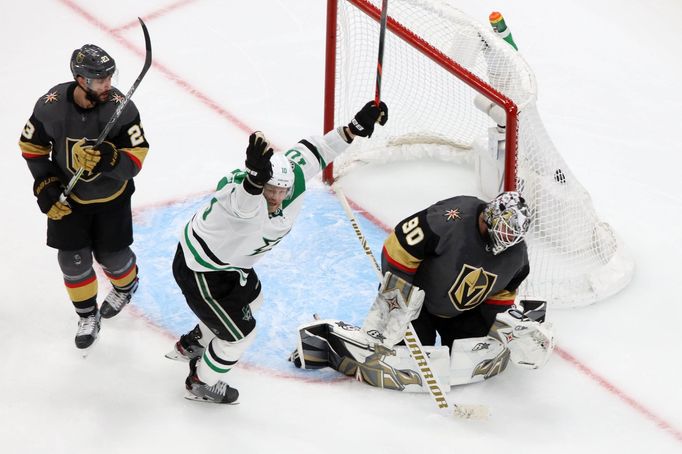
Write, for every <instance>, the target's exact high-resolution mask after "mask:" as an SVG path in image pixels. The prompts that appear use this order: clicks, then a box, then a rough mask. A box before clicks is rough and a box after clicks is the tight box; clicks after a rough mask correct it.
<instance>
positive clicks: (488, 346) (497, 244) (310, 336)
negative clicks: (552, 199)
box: [292, 192, 554, 390]
mask: <svg viewBox="0 0 682 454" xmlns="http://www.w3.org/2000/svg"><path fill="white" fill-rule="evenodd" d="M530 224H531V214H530V212H529V209H528V207H527V205H526V203H525V201H524V199H523V198H522V197H521V196H520V195H519V194H518V193H516V192H504V193H502V194H500V195H499V196H498V197H496V198H495V199H494V200H492V201H491V202H488V203H486V202H484V201H483V200H480V199H478V198H476V197H468V196H459V197H453V198H450V199H446V200H442V201H440V202H437V203H435V204H434V205H431V206H430V207H428V208H426V209H424V210H422V211H419V212H418V213H415V214H413V215H411V216H409V217H407V218H406V219H404V220H403V221H401V222H400V223H398V224H397V225H396V227H395V228H394V229H393V231H392V232H391V234H390V235H389V236H388V238H387V239H386V240H385V242H384V246H383V250H382V260H381V262H382V263H381V265H382V272H383V273H385V274H384V276H385V277H384V280H383V282H382V285H381V287H380V289H379V294H378V296H377V299H376V301H375V303H374V305H373V306H372V308H371V309H370V312H369V314H368V316H367V318H366V320H365V322H364V324H363V327H362V329H359V328H356V327H352V326H350V325H348V324H345V323H343V322H336V321H320V322H315V323H311V324H309V325H306V326H304V327H302V328H301V329H300V330H299V333H300V336H301V346H300V347H299V349H298V350H297V351H296V352H294V354H293V357H292V359H294V360H295V363H296V365H297V366H299V367H301V366H303V367H306V368H320V367H327V366H330V367H333V368H335V369H337V370H339V371H340V372H343V373H345V374H346V375H352V376H355V377H361V379H362V380H363V381H366V382H368V383H370V384H372V385H374V386H381V387H389V388H392V389H401V390H402V389H405V388H410V387H412V388H418V387H419V384H418V383H417V382H416V381H415V376H416V373H415V374H412V373H410V372H411V371H412V369H413V368H414V366H413V364H411V361H410V360H409V355H408V354H407V353H406V352H405V351H402V350H403V349H405V347H401V346H396V344H398V343H399V342H400V341H401V339H402V337H403V335H404V333H405V329H406V326H407V323H409V322H410V321H411V320H413V322H412V324H413V327H414V330H415V332H416V334H417V336H418V337H419V340H420V341H421V343H422V344H423V345H424V346H425V350H426V351H427V352H428V353H429V356H430V359H431V361H432V363H434V368H435V370H436V371H437V373H438V375H439V376H440V378H441V382H442V383H445V384H448V383H449V384H451V385H456V384H464V383H470V382H475V381H480V380H483V379H487V378H490V377H492V376H494V375H497V374H499V373H500V372H502V371H503V370H504V369H505V368H506V366H507V363H508V361H509V359H510V358H511V360H512V362H514V363H515V364H517V365H519V366H521V367H525V368H531V369H533V368H538V367H541V366H542V365H544V363H545V362H546V361H547V359H548V357H549V355H550V353H551V351H552V349H553V345H554V344H553V342H554V341H553V335H552V332H551V329H550V328H549V327H548V326H546V325H544V324H542V323H541V322H543V321H544V307H543V303H544V302H537V301H526V302H525V303H526V304H525V305H526V307H525V309H524V308H523V307H522V303H523V302H519V304H518V305H515V300H516V291H517V289H518V287H519V285H520V284H521V283H522V282H523V280H524V279H525V278H526V277H527V276H528V273H529V264H528V254H527V250H526V244H525V242H524V241H523V240H524V237H525V235H526V233H527V231H528V228H529V226H530ZM437 337H440V346H438V345H437V343H436V340H437ZM427 346H428V347H427Z"/></svg>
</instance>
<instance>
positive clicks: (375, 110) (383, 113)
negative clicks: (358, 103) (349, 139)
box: [348, 101, 388, 137]
mask: <svg viewBox="0 0 682 454" xmlns="http://www.w3.org/2000/svg"><path fill="white" fill-rule="evenodd" d="M377 121H378V122H379V124H380V125H381V126H383V125H385V124H386V122H387V121H388V107H387V106H386V104H385V103H384V102H383V101H380V102H379V107H377V105H376V104H375V103H374V101H370V102H368V103H367V104H365V106H364V107H363V108H362V109H360V111H359V112H358V113H356V114H355V117H354V118H353V120H351V122H350V123H348V129H350V132H352V133H353V134H355V135H356V136H360V137H372V133H373V132H374V123H376V122H377Z"/></svg>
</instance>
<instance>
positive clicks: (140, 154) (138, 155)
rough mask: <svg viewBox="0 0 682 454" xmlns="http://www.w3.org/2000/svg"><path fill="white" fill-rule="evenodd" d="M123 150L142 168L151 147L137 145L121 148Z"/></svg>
mask: <svg viewBox="0 0 682 454" xmlns="http://www.w3.org/2000/svg"><path fill="white" fill-rule="evenodd" d="M121 151H123V152H125V153H126V154H127V155H128V157H130V159H132V160H133V162H134V163H135V165H136V166H137V168H138V169H141V168H142V163H144V159H145V158H146V157H147V153H148V152H149V148H143V147H136V148H121Z"/></svg>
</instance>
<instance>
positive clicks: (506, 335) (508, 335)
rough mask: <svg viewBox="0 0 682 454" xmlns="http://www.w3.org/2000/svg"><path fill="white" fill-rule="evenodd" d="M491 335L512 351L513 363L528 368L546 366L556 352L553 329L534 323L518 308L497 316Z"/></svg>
mask: <svg viewBox="0 0 682 454" xmlns="http://www.w3.org/2000/svg"><path fill="white" fill-rule="evenodd" d="M488 334H489V335H490V336H491V337H494V338H495V339H498V340H500V341H501V342H502V343H503V344H504V345H505V346H506V347H507V348H508V349H509V353H510V355H511V360H512V362H513V363H514V364H516V365H517V366H520V367H523V368H525V369H538V368H540V367H542V366H544V365H545V364H546V363H547V361H548V360H549V356H550V355H551V354H552V351H553V350H554V332H553V330H552V326H551V325H550V324H548V323H538V322H536V321H534V320H531V319H530V318H528V317H526V316H525V315H524V314H522V313H521V312H520V311H519V310H518V309H516V307H512V308H511V309H508V310H507V311H505V312H501V313H499V314H497V316H496V319H495V323H493V326H492V328H490V332H489V333H488Z"/></svg>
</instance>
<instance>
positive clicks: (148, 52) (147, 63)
mask: <svg viewBox="0 0 682 454" xmlns="http://www.w3.org/2000/svg"><path fill="white" fill-rule="evenodd" d="M137 20H139V21H140V25H141V26H142V32H143V33H144V47H145V56H144V65H143V66H142V71H141V72H140V75H139V76H137V79H136V80H135V82H134V83H133V86H132V87H130V90H128V93H127V94H126V97H125V99H124V100H123V101H121V103H120V104H119V105H118V107H117V108H116V111H114V114H113V115H112V116H111V118H110V119H109V121H108V122H107V124H106V125H105V126H104V129H103V130H102V132H101V133H100V135H99V136H98V137H97V140H96V141H95V144H94V145H93V146H92V147H93V148H97V146H98V145H100V144H101V143H102V142H104V139H106V137H107V134H109V131H111V128H113V127H114V125H115V124H116V121H118V119H119V117H120V116H121V113H123V109H125V107H126V105H127V104H128V101H130V98H131V96H133V93H135V90H137V86H138V85H140V82H142V78H143V77H144V75H145V74H147V71H148V70H149V68H150V67H151V66H152V42H151V39H150V38H149V32H148V31H147V26H146V25H145V24H144V22H142V19H140V18H139V17H138V18H137ZM84 171H85V169H84V168H83V167H81V168H80V169H78V172H76V174H75V175H74V176H73V177H71V180H70V181H69V184H68V185H67V186H66V189H64V192H63V193H62V194H61V195H60V196H59V201H60V202H61V203H67V202H66V198H67V197H68V196H69V194H71V191H73V187H74V186H76V183H78V180H80V179H81V176H82V175H83V172H84Z"/></svg>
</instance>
